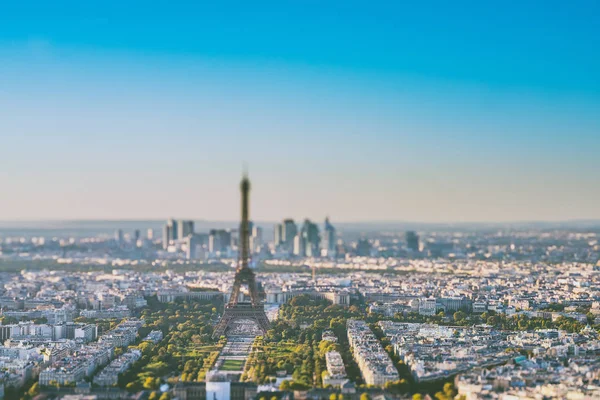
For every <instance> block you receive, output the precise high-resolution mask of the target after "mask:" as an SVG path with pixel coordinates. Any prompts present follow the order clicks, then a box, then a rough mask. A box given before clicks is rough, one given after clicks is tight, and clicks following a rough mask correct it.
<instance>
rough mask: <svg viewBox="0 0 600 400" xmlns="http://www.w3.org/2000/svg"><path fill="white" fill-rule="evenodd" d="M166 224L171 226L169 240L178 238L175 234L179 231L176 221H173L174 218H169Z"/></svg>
mask: <svg viewBox="0 0 600 400" xmlns="http://www.w3.org/2000/svg"><path fill="white" fill-rule="evenodd" d="M167 225H169V226H170V227H171V236H170V237H169V240H177V239H179V237H178V236H177V234H178V233H179V228H178V224H177V221H175V220H174V219H172V218H171V219H170V220H169V221H168V222H167Z"/></svg>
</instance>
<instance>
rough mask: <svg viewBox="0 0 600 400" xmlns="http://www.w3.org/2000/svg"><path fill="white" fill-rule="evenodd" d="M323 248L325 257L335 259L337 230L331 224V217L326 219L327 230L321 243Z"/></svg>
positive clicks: (325, 229) (324, 231)
mask: <svg viewBox="0 0 600 400" xmlns="http://www.w3.org/2000/svg"><path fill="white" fill-rule="evenodd" d="M321 248H322V249H323V253H324V255H326V256H327V257H335V252H336V237H335V228H334V227H333V225H331V222H329V217H327V218H325V228H324V230H323V240H322V242H321Z"/></svg>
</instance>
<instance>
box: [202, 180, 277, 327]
mask: <svg viewBox="0 0 600 400" xmlns="http://www.w3.org/2000/svg"><path fill="white" fill-rule="evenodd" d="M240 191H241V195H242V196H241V197H242V204H241V206H242V207H241V208H242V222H241V224H240V251H239V257H238V265H237V268H236V271H235V278H234V281H233V288H232V289H231V296H230V297H229V302H228V303H227V305H226V306H225V311H224V312H223V316H222V317H221V320H220V321H219V323H218V324H217V326H216V327H215V330H214V333H213V338H219V337H221V336H223V335H225V334H226V332H227V329H228V328H229V327H230V326H231V325H232V324H233V322H234V321H235V320H239V319H252V320H254V322H256V324H257V325H258V327H259V329H260V330H261V331H262V332H263V334H265V333H267V329H269V320H268V319H267V315H266V314H265V310H264V307H263V304H262V302H261V301H260V298H259V296H258V289H257V288H256V277H255V275H254V271H252V270H251V269H250V267H249V265H248V262H249V260H250V216H249V202H250V180H249V179H248V176H247V174H244V176H243V178H242V182H241V184H240ZM243 284H246V285H248V292H250V304H248V303H244V302H240V301H239V297H240V290H241V286H242V285H243Z"/></svg>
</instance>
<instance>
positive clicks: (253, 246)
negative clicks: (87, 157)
mask: <svg viewBox="0 0 600 400" xmlns="http://www.w3.org/2000/svg"><path fill="white" fill-rule="evenodd" d="M251 232H252V235H251V236H250V251H251V252H257V251H258V250H259V249H260V247H261V246H262V243H263V230H262V228H261V227H260V226H253V227H252V231H251Z"/></svg>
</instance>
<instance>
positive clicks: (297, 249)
mask: <svg viewBox="0 0 600 400" xmlns="http://www.w3.org/2000/svg"><path fill="white" fill-rule="evenodd" d="M274 238H275V240H274V243H275V248H276V249H278V250H281V251H283V252H287V253H289V254H290V255H295V256H298V257H320V256H326V257H335V254H336V247H337V241H336V232H335V228H334V227H333V225H332V224H331V222H330V221H329V218H326V219H325V224H324V228H323V235H321V233H320V231H319V226H318V225H317V224H315V223H313V222H312V221H311V220H309V219H305V220H304V222H303V223H302V225H301V226H300V229H299V230H298V226H297V225H296V223H295V222H294V220H293V219H289V218H288V219H284V220H283V221H282V222H281V223H279V224H277V225H275V227H274Z"/></svg>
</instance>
